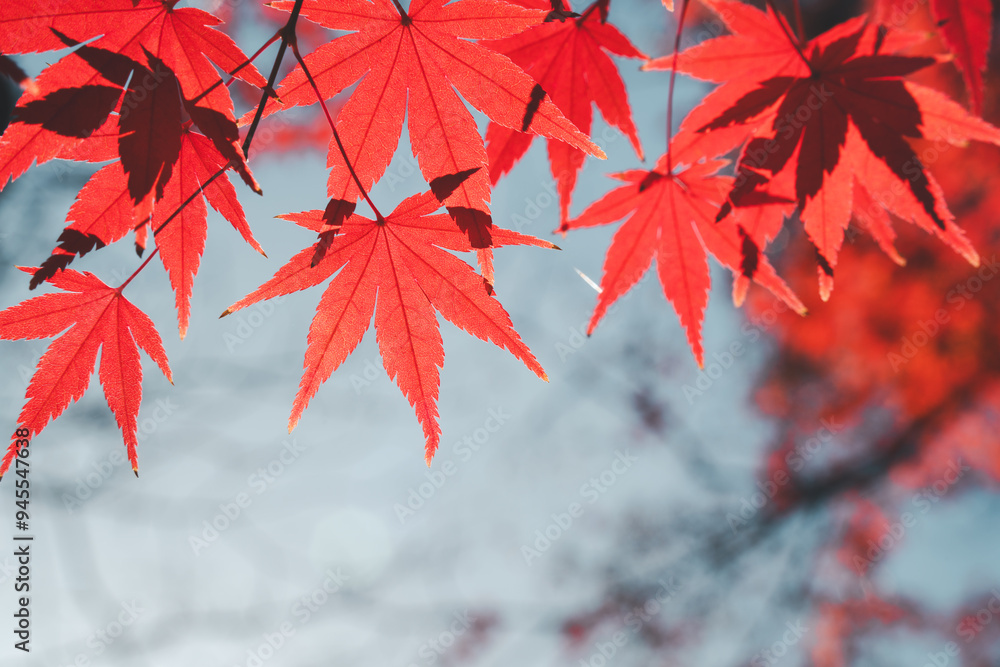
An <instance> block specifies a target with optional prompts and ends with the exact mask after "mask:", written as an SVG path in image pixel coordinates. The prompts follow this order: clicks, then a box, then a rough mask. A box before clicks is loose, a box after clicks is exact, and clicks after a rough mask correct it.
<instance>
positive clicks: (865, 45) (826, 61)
mask: <svg viewBox="0 0 1000 667" xmlns="http://www.w3.org/2000/svg"><path fill="white" fill-rule="evenodd" d="M745 11H746V12H747V13H750V12H756V14H757V17H758V19H759V20H760V21H764V22H765V23H767V24H771V26H772V27H771V28H770V33H769V34H771V35H776V33H777V32H778V31H780V32H782V33H785V42H786V43H787V44H789V45H790V46H789V47H787V48H791V50H792V54H793V55H789V54H788V53H786V48H785V47H782V49H781V51H782V53H781V55H780V56H774V57H773V58H772V60H773V62H772V63H771V64H770V65H769V68H766V69H762V68H761V67H760V65H759V63H755V64H748V66H747V67H748V68H749V69H750V70H751V74H750V75H748V78H749V79H750V80H751V81H750V83H749V85H750V86H751V88H750V89H749V90H748V88H747V87H748V83H747V81H745V80H743V78H742V77H739V75H740V70H739V68H738V64H739V62H740V58H741V57H740V56H739V54H738V53H736V52H733V50H732V46H733V45H732V44H731V43H723V46H725V47H726V48H725V49H722V48H721V47H720V48H718V49H716V50H713V48H712V47H709V46H706V45H702V48H701V50H700V51H699V54H698V55H699V56H700V57H709V56H712V54H715V53H717V52H723V51H724V52H725V53H726V59H725V62H726V63H727V65H728V66H729V67H730V68H732V69H731V74H730V76H732V77H739V78H738V79H737V80H736V82H735V83H733V84H731V85H730V84H726V85H724V86H723V87H722V88H721V89H720V91H716V93H717V94H716V93H713V95H715V97H713V95H709V96H708V98H706V100H705V102H703V103H702V105H701V106H700V107H699V109H700V111H699V112H698V113H699V114H700V116H701V118H702V119H704V117H705V115H706V114H712V115H714V117H713V118H712V119H711V120H708V121H707V122H704V124H703V125H701V126H700V127H697V128H694V132H702V133H706V132H707V133H712V132H715V131H722V132H723V133H724V134H725V133H726V132H727V131H728V130H729V129H730V128H733V127H736V128H738V132H737V134H736V135H735V136H738V137H739V138H740V140H742V139H745V138H746V137H747V136H751V135H753V136H754V138H753V139H752V140H751V141H750V143H749V144H748V145H747V146H746V148H745V150H744V152H743V156H742V157H741V161H740V167H741V169H742V170H744V171H746V172H756V173H757V174H760V175H764V174H765V172H769V173H770V177H769V178H774V177H777V176H778V175H779V174H780V173H782V172H785V171H790V172H791V173H792V174H794V198H795V200H796V202H797V204H798V209H799V214H800V217H801V219H802V222H803V224H804V226H805V229H806V232H807V233H808V234H809V237H810V239H811V240H812V241H813V243H814V244H815V245H816V247H817V249H818V251H819V257H818V258H819V264H820V268H819V272H820V281H821V294H822V295H823V296H824V298H828V297H829V295H830V292H831V290H832V285H833V282H832V280H833V271H834V268H835V266H836V264H837V255H838V252H839V250H840V247H841V244H842V242H843V238H844V231H845V229H846V228H847V226H848V224H849V222H850V219H851V212H852V200H853V197H852V187H853V181H854V174H855V173H864V174H865V179H864V181H865V187H867V188H868V190H869V193H870V194H871V195H873V196H874V198H875V199H876V200H878V201H879V202H881V203H882V204H883V206H885V207H886V208H887V209H888V210H889V211H891V212H892V213H894V214H896V215H897V216H899V217H900V218H903V219H904V220H908V221H910V222H913V223H915V224H917V225H918V226H921V227H922V228H924V229H926V230H928V231H932V232H934V233H937V234H938V235H939V236H941V237H942V238H943V239H944V240H945V241H946V242H947V243H949V244H950V245H951V246H952V247H953V248H955V249H956V250H957V251H958V252H959V253H961V254H962V255H963V256H964V257H965V258H966V259H967V260H969V261H970V263H972V264H974V265H975V264H978V255H977V254H976V253H975V251H974V250H973V249H972V248H971V246H970V245H969V243H968V241H967V240H966V239H965V237H964V235H963V234H962V232H961V230H959V229H958V228H957V226H955V224H954V216H952V215H951V213H950V212H949V210H948V207H947V204H946V202H945V201H944V197H943V194H942V191H941V188H940V186H938V184H937V182H936V181H935V179H934V177H933V176H932V175H931V173H930V172H929V171H928V170H927V168H926V167H925V166H924V164H923V162H922V161H921V159H920V157H919V156H918V154H917V153H916V152H915V150H914V148H913V147H912V146H911V144H910V141H911V140H916V139H922V138H923V139H926V138H933V139H939V138H940V139H941V140H942V141H943V142H944V143H945V144H950V145H961V144H963V143H964V142H967V141H968V140H970V139H976V140H980V141H989V142H992V143H998V144H1000V130H997V129H996V128H993V127H992V126H991V125H989V124H987V123H985V122H984V121H981V120H979V119H977V118H974V117H972V116H970V115H969V114H968V113H966V112H965V111H964V110H962V109H961V107H959V106H958V105H957V104H955V103H953V102H951V101H950V100H948V99H947V98H945V97H944V96H943V95H939V94H935V93H933V91H929V89H926V88H923V87H921V86H918V85H917V84H913V83H911V82H907V81H904V80H903V78H902V77H903V76H905V75H907V74H911V73H913V72H916V71H918V70H920V69H923V68H925V67H927V66H929V65H932V64H934V63H935V62H936V60H935V59H933V58H924V57H909V56H901V55H891V54H887V53H883V52H881V51H880V49H881V48H884V47H885V43H886V38H885V37H884V35H885V33H884V31H883V30H881V29H879V28H878V27H877V26H874V25H871V24H868V23H867V22H866V21H865V19H864V18H863V17H859V18H857V19H853V20H851V21H848V22H846V23H844V24H841V25H839V26H837V27H835V28H834V29H832V30H830V31H828V32H827V33H825V34H823V35H820V36H819V37H817V38H815V39H814V40H811V41H810V42H809V43H807V44H806V45H805V46H804V47H802V48H801V52H800V49H799V47H798V46H797V45H796V44H795V43H794V42H793V41H792V37H791V33H790V32H787V31H786V30H785V29H783V28H782V27H781V26H782V23H781V22H779V19H778V18H777V17H776V16H774V15H773V14H765V13H763V12H760V11H758V10H749V8H747V9H746V10H745ZM775 26H776V27H775ZM719 39H723V38H719ZM713 41H714V40H713ZM727 44H728V46H727ZM706 54H707V55H706ZM686 66H687V68H688V69H697V66H696V65H692V64H691V62H690V61H688V62H687V65H686ZM775 68H777V69H779V70H780V71H782V72H783V73H782V74H781V75H778V76H770V73H771V72H772V70H773V69H775ZM768 76H769V78H762V77H768ZM725 99H728V100H729V101H730V104H729V106H715V105H716V104H718V103H719V102H720V101H721V100H725ZM692 115H696V114H695V113H694V112H693V113H692ZM688 130H689V131H690V130H691V128H688ZM739 132H743V133H744V134H742V135H740V134H739ZM732 136H734V135H729V136H726V139H727V140H729V139H731V138H732ZM716 147H718V146H716ZM860 168H863V169H864V170H863V171H858V170H859V169H860ZM769 178H763V179H762V181H763V182H766V181H768V180H769ZM740 194H742V195H743V196H746V194H747V193H746V192H743V193H740ZM731 202H732V203H733V204H734V205H736V206H738V203H737V202H736V201H735V199H732V198H731Z"/></svg>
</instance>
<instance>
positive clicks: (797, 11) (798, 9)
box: [794, 0, 806, 45]
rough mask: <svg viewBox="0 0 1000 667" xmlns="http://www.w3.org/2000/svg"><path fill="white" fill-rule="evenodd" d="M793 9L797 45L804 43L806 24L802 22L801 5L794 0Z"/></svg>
mask: <svg viewBox="0 0 1000 667" xmlns="http://www.w3.org/2000/svg"><path fill="white" fill-rule="evenodd" d="M794 7H795V26H796V28H798V31H799V44H800V45H802V44H805V43H806V24H805V21H803V20H802V3H801V2H799V0H794Z"/></svg>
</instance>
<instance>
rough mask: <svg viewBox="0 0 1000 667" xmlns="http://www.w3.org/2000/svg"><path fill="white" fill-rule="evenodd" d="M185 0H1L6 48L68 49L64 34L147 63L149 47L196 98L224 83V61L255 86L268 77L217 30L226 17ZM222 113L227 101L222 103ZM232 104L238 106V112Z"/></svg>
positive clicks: (0, 35)
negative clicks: (181, 3) (185, 3)
mask: <svg viewBox="0 0 1000 667" xmlns="http://www.w3.org/2000/svg"><path fill="white" fill-rule="evenodd" d="M177 2H178V0H60V2H50V3H48V4H47V5H46V6H42V7H40V6H39V4H38V2H37V0H4V3H3V5H2V6H0V52H3V53H7V54H17V53H38V52H39V51H52V50H54V49H62V48H65V46H66V44H65V42H64V41H63V39H62V38H61V37H60V36H59V35H60V34H63V35H69V36H70V37H72V38H73V39H75V40H77V41H78V42H85V41H88V40H90V39H92V38H94V37H98V36H100V39H97V40H95V41H93V42H91V44H90V45H91V46H94V47H97V48H101V49H106V50H108V51H112V52H114V53H120V54H122V55H123V56H126V57H128V58H131V59H132V60H137V61H140V62H141V61H142V59H143V49H146V50H148V51H149V52H150V53H153V54H154V55H156V56H157V57H158V58H160V59H162V60H163V62H164V63H165V64H166V66H167V67H169V68H170V69H171V71H173V72H174V73H175V74H176V75H177V78H178V80H179V81H180V83H181V87H182V89H183V90H184V94H185V95H186V96H187V97H188V98H189V99H195V98H196V97H197V96H198V95H200V94H201V93H203V92H204V91H205V90H207V89H208V88H209V87H212V86H215V85H216V84H217V82H218V81H219V74H218V72H217V71H216V69H215V67H216V66H217V67H218V68H219V69H220V70H222V71H223V72H226V73H229V74H232V75H233V76H235V77H237V78H239V79H242V80H243V81H245V82H247V83H248V84H250V85H252V86H256V87H258V88H263V87H264V86H266V85H267V80H266V79H264V77H263V76H261V74H260V72H258V71H257V68H256V67H254V65H253V64H252V63H250V62H248V60H249V59H248V58H247V56H246V55H245V54H244V53H243V52H242V51H241V50H240V48H239V47H238V46H236V42H234V41H233V40H232V38H230V37H229V36H228V35H226V34H225V33H223V32H221V31H219V30H216V29H215V27H216V26H218V25H219V24H220V23H221V21H220V20H219V19H218V18H216V17H214V16H212V15H211V14H209V13H208V12H205V11H202V10H200V9H195V8H192V7H182V8H180V9H178V8H177V7H176V5H177ZM217 110H219V111H221V110H222V108H221V107H217ZM231 110H232V107H231V106H230V111H231Z"/></svg>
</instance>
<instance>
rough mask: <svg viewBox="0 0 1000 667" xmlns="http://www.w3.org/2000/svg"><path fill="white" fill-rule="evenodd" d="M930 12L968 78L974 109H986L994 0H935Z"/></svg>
mask: <svg viewBox="0 0 1000 667" xmlns="http://www.w3.org/2000/svg"><path fill="white" fill-rule="evenodd" d="M931 12H932V13H933V14H934V19H935V20H936V21H937V22H938V25H939V26H941V27H940V30H941V34H942V35H943V36H944V40H945V42H947V44H948V48H949V49H950V50H951V52H952V53H954V54H955V63H956V64H957V65H958V68H959V69H960V70H961V71H962V76H963V77H964V78H965V87H966V88H967V89H968V90H969V101H970V106H971V108H972V113H974V114H981V113H982V112H983V92H984V87H985V86H984V84H983V72H985V71H986V55H987V53H989V50H990V37H991V33H992V29H993V2H992V0H961V2H959V0H933V2H931Z"/></svg>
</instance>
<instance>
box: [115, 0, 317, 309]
mask: <svg viewBox="0 0 1000 667" xmlns="http://www.w3.org/2000/svg"><path fill="white" fill-rule="evenodd" d="M302 3H303V0H296V2H295V7H294V8H293V9H292V14H291V16H289V17H288V22H287V23H285V26H284V27H283V28H282V29H281V30H279V31H278V32H277V33H275V35H274V36H272V37H271V39H269V40H268V41H267V43H266V44H264V46H262V47H261V48H259V49H258V50H257V52H256V53H255V54H254V55H253V56H252V57H251V58H250V59H249V60H248V63H249V62H250V61H252V60H254V58H256V57H257V56H259V55H260V54H261V53H262V52H263V51H264V50H265V49H266V48H267V47H268V46H270V45H271V44H273V43H274V42H275V40H276V39H277V38H278V37H281V46H280V47H279V48H278V54H277V55H276V56H275V58H274V65H273V66H272V67H271V74H270V76H269V77H268V79H267V88H266V89H265V90H264V91H263V92H262V93H261V97H260V103H259V104H258V105H257V113H256V114H255V115H254V119H253V122H252V123H251V124H250V129H249V130H248V131H247V136H246V138H245V139H244V140H243V155H244V156H247V158H248V159H249V154H250V153H249V151H250V144H251V143H252V142H253V138H254V135H255V134H256V132H257V127H258V126H259V125H260V120H261V118H263V116H264V107H265V106H266V105H267V100H268V97H269V96H270V95H269V93H270V92H271V91H273V90H274V82H275V81H277V79H278V70H279V69H280V68H281V61H282V59H283V58H284V57H285V50H286V48H287V46H288V44H289V42H290V41H291V42H293V41H294V40H295V24H296V22H297V21H298V18H299V12H301V10H302ZM289 35H291V38H289ZM244 66H245V65H241V67H244ZM241 67H238V68H236V70H234V72H238V71H239V70H240V68H241ZM220 81H221V79H220ZM215 85H218V82H217V83H216V84H215ZM208 92H209V91H205V92H204V93H202V96H204V95H206V94H207V93H208ZM231 166H233V163H232V161H230V162H228V163H226V165H225V166H224V167H223V168H222V169H220V170H219V171H217V172H215V174H213V175H212V176H211V177H210V178H209V179H208V180H206V181H205V182H204V183H202V184H201V185H200V187H199V188H198V191H197V192H195V193H193V194H192V195H191V196H190V197H188V198H187V199H185V200H184V201H183V202H182V203H181V205H180V206H178V207H177V209H176V210H175V211H174V212H173V213H171V214H170V215H169V216H168V217H167V219H166V220H164V221H163V223H162V224H161V225H160V226H159V227H157V228H156V229H155V230H153V238H156V235H157V234H159V233H160V232H161V231H163V228H164V227H166V226H167V224H168V223H169V222H170V221H172V220H173V219H174V218H176V217H177V216H178V215H180V213H181V211H183V210H184V208H185V207H186V206H187V205H188V204H190V203H191V202H192V201H194V199H195V197H198V196H200V195H201V194H202V192H203V191H204V190H205V188H207V187H208V186H209V184H211V183H212V182H213V181H214V180H215V179H217V178H219V177H220V176H222V175H223V174H225V173H226V170H227V169H229V168H230V167H231ZM159 251H160V246H159V244H157V246H156V247H155V248H153V251H152V252H150V253H149V256H148V257H147V258H146V259H145V260H144V261H143V262H142V264H140V265H139V268H137V269H136V270H135V271H133V272H132V275H130V276H129V277H128V278H126V279H125V282H123V283H122V284H121V285H119V286H118V288H117V291H118V293H119V294H121V292H122V290H124V289H125V287H126V285H128V284H129V283H130V282H132V280H133V279H134V278H135V277H136V276H137V275H139V273H140V272H141V271H142V270H143V269H145V268H146V266H147V265H148V264H149V262H150V261H152V259H153V258H154V257H156V254H157V253H158V252H159Z"/></svg>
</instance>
